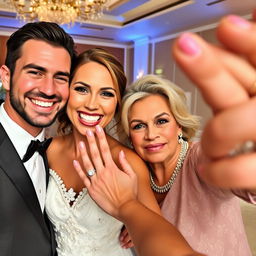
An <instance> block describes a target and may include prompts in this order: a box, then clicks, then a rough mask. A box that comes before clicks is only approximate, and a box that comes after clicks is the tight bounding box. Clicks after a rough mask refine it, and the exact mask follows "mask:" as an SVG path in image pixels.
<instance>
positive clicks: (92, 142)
mask: <svg viewBox="0 0 256 256" xmlns="http://www.w3.org/2000/svg"><path fill="white" fill-rule="evenodd" d="M86 137H87V140H88V144H89V149H90V154H91V159H92V162H93V165H94V167H95V169H96V170H97V172H100V171H101V170H102V169H103V168H104V164H103V162H102V158H101V155H100V152H99V148H98V145H97V142H96V139H95V136H94V133H93V132H92V131H91V130H87V131H86Z"/></svg>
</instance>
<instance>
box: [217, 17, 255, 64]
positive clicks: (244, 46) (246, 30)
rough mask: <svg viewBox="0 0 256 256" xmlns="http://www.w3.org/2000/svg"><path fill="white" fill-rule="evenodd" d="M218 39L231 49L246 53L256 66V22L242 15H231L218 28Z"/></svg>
mask: <svg viewBox="0 0 256 256" xmlns="http://www.w3.org/2000/svg"><path fill="white" fill-rule="evenodd" d="M217 36H218V39H219V40H220V41H221V42H222V43H223V44H224V45H225V46H226V47H227V48H229V49H231V50H232V51H235V52H237V53H239V54H243V55H245V56H246V57H247V58H248V59H249V60H250V61H251V63H252V64H253V65H254V66H256V49H255V45H256V24H255V23H252V22H249V21H247V20H245V19H243V18H242V17H239V16H235V15H229V16H227V17H225V18H223V19H222V21H221V22H220V24H219V26H218V28H217Z"/></svg>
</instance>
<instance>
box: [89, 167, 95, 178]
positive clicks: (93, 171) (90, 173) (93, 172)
mask: <svg viewBox="0 0 256 256" xmlns="http://www.w3.org/2000/svg"><path fill="white" fill-rule="evenodd" d="M95 173H96V170H95V169H90V170H88V171H87V176H88V177H89V178H91V177H92V176H93V175H94V174H95Z"/></svg>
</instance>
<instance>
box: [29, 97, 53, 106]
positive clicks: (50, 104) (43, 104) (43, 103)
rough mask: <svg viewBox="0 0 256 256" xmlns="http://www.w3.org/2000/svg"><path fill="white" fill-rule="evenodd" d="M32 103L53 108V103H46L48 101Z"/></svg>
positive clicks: (34, 101)
mask: <svg viewBox="0 0 256 256" xmlns="http://www.w3.org/2000/svg"><path fill="white" fill-rule="evenodd" d="M32 102H33V103H34V104H36V105H38V106H40V107H51V106H52V105H53V102H46V101H40V100H33V99H32Z"/></svg>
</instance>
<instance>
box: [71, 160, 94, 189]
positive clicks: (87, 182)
mask: <svg viewBox="0 0 256 256" xmlns="http://www.w3.org/2000/svg"><path fill="white" fill-rule="evenodd" d="M73 165H74V168H75V170H76V171H77V173H78V175H79V176H80V178H81V180H82V181H83V183H84V185H85V186H86V188H87V189H90V187H91V181H90V179H89V178H88V177H87V176H86V175H85V173H84V171H83V170H82V168H81V165H80V163H79V162H78V161H76V160H74V161H73Z"/></svg>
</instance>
